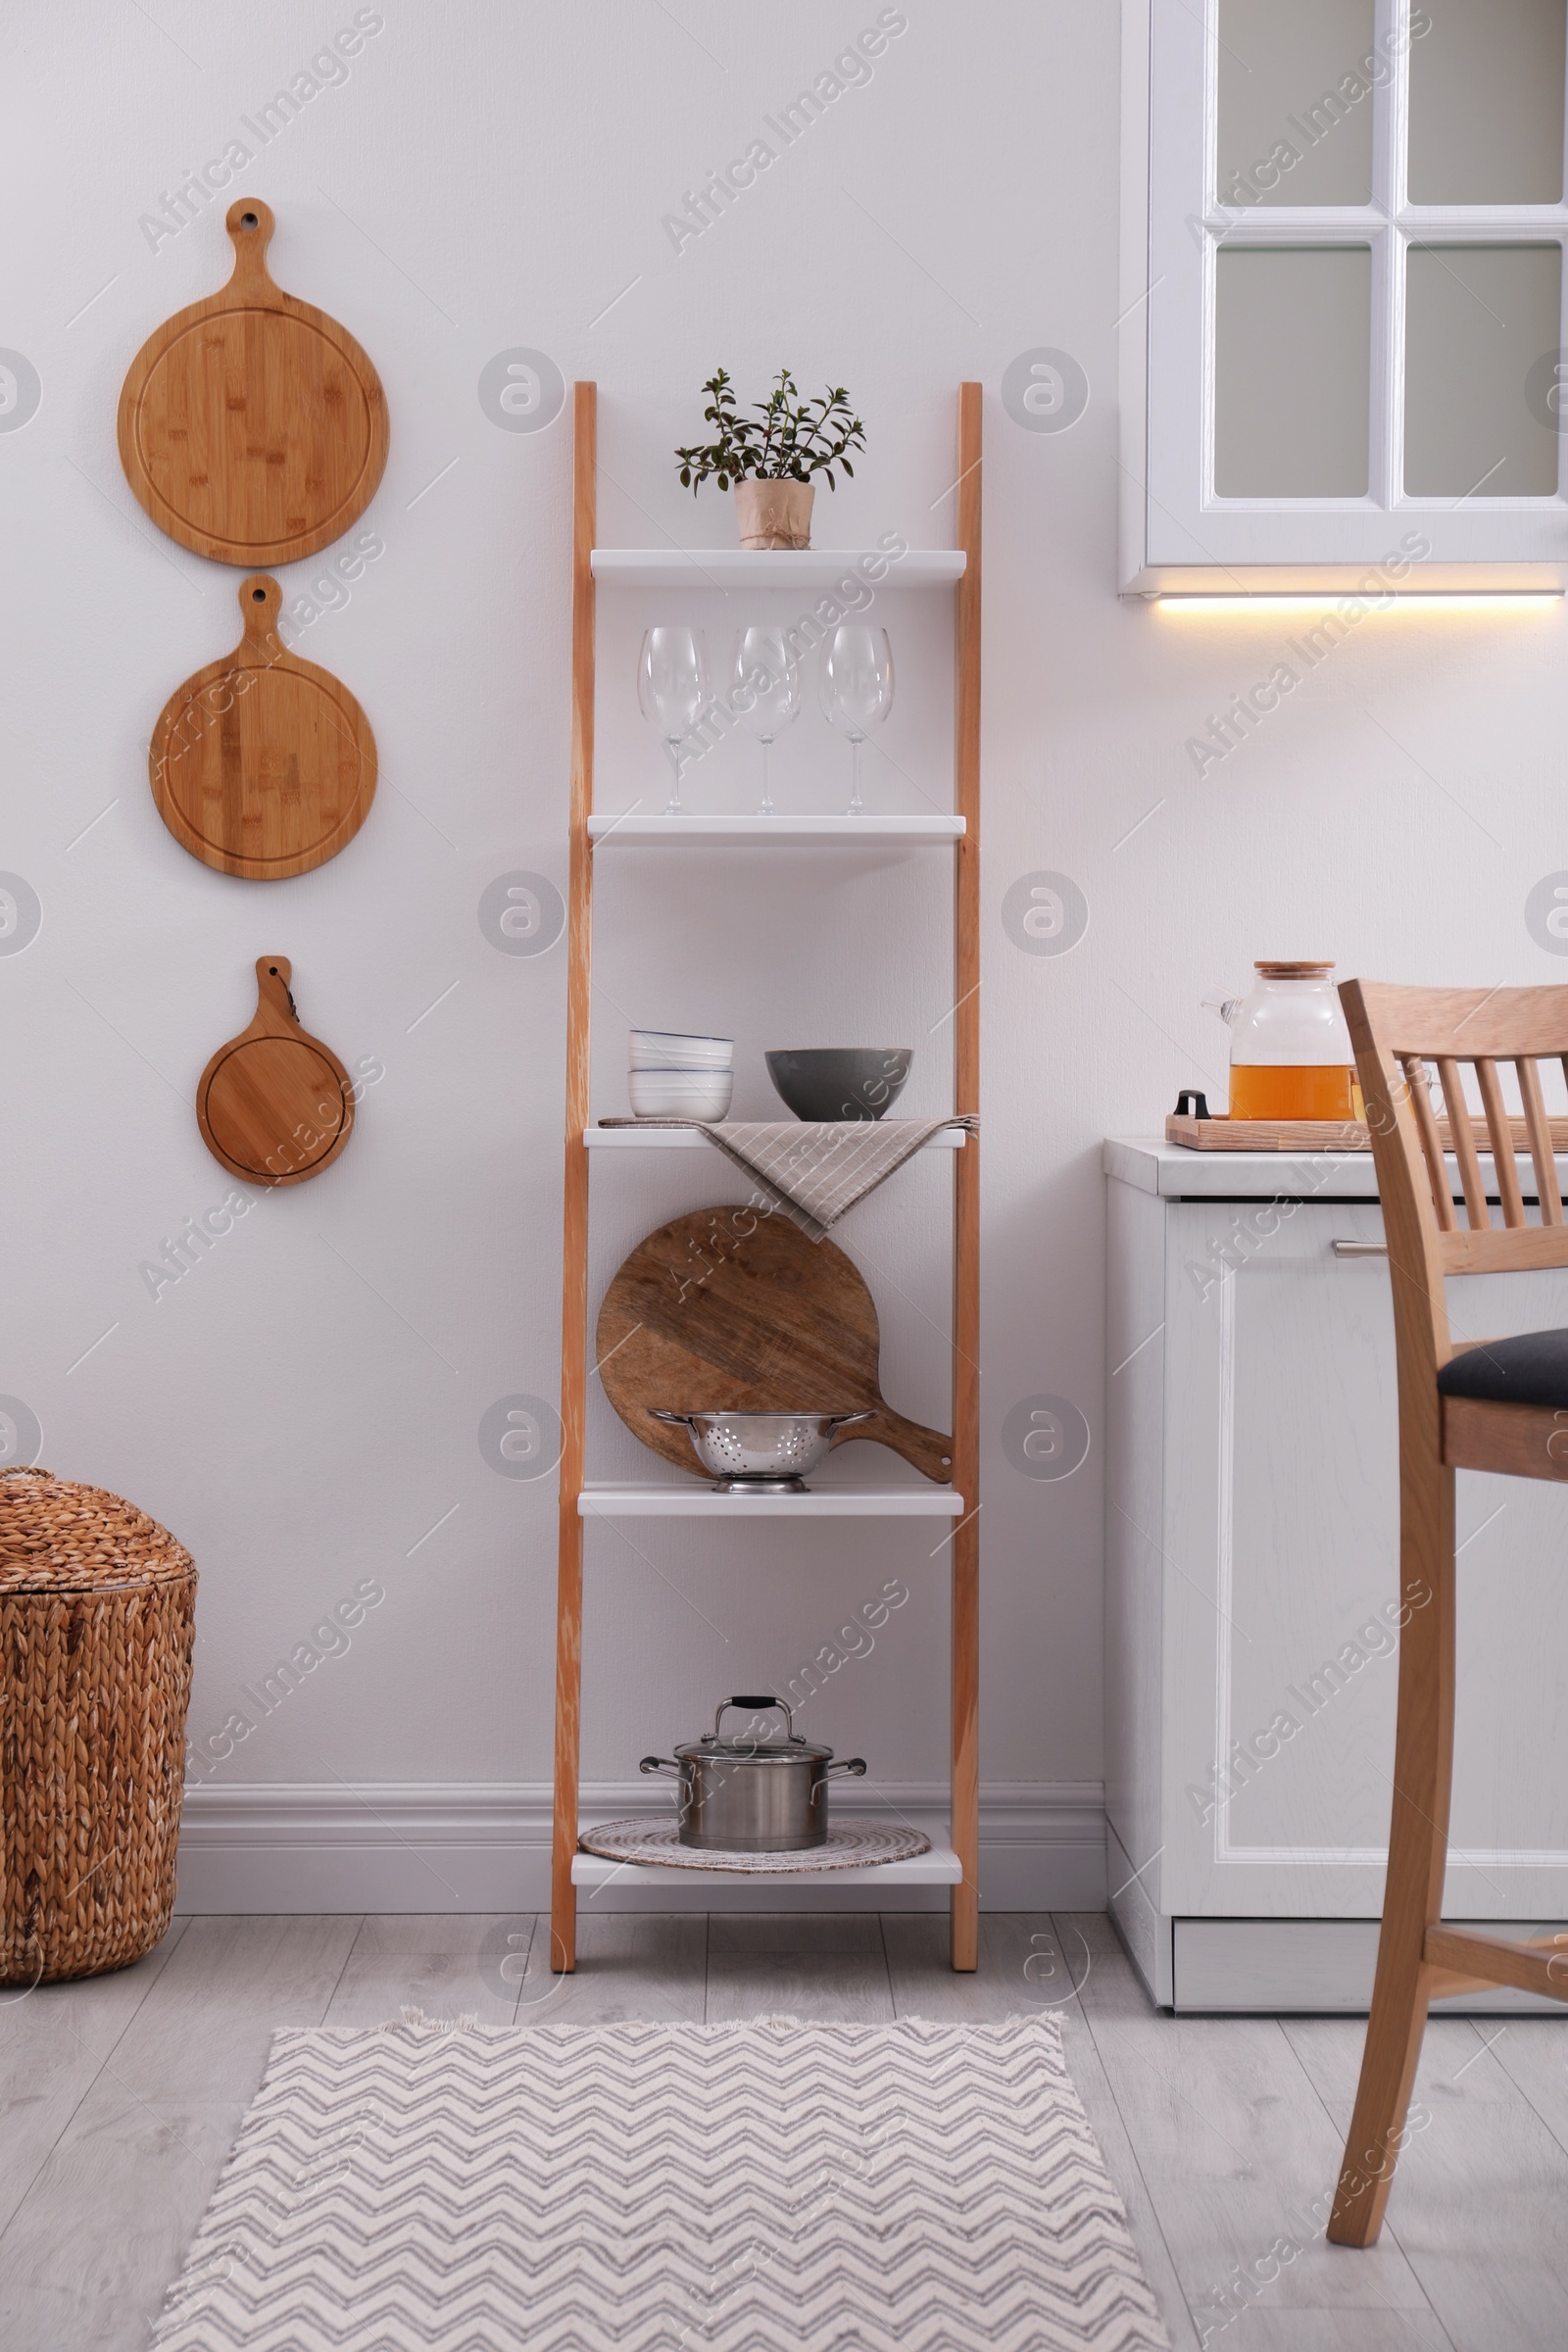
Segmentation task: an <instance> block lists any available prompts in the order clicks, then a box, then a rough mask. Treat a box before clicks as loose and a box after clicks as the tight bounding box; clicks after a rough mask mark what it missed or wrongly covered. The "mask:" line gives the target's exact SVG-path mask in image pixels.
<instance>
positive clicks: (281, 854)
mask: <svg viewBox="0 0 1568 2352" xmlns="http://www.w3.org/2000/svg"><path fill="white" fill-rule="evenodd" d="M282 601H283V600H282V591H281V590H280V589H279V587H278V584H277V582H276V581H275V580H274V579H270V578H269V576H268V574H267V573H266V572H253V573H252V574H251V576H250V578H249V579H247V580H243V581H241V583H240V589H239V609H240V612H241V613H242V614H243V616H244V622H245V628H244V633H243V635H242V636H241V638H240V641H239V643H238V645H237V646H235V648H234V650H233V652H232V653H229V654H225V655H223V657H222V658H221V661H218V662H208V664H207V666H206V668H205V669H199V670H197V671H196V673H195V674H194V676H192V677H188V678H187V679H186V680H185V683H184V684H183V686H180V687H178V688H177V689H176V690H175V692H174V693H173V694H172V695H171V696H170V698H169V700H168V702H167V703H166V704H165V705H164V708H163V710H162V711H161V712H160V713H159V718H158V724H157V725H156V726H155V727H154V729H153V735H152V742H151V745H150V746H149V749H148V773H149V775H150V777H151V780H152V788H153V799H154V800H155V801H156V802H157V804H158V813H159V815H160V816H161V817H162V818H163V820H164V822H165V824H166V825H167V826H168V827H169V830H170V831H171V833H172V835H173V836H174V839H175V840H176V841H177V842H178V843H179V846H180V848H181V849H183V850H189V852H190V854H191V856H192V857H193V858H200V859H201V861H202V863H203V864H204V865H211V866H216V867H217V869H218V871H219V872H220V873H222V874H238V875H240V876H241V877H242V878H243V879H244V880H245V881H247V882H280V881H284V880H286V879H287V877H288V876H289V875H291V874H304V873H309V871H310V870H311V868H312V866H315V865H324V864H325V862H326V860H327V859H328V858H335V857H336V856H337V854H338V852H339V850H341V849H342V848H343V847H344V845H345V843H347V842H350V841H352V840H353V838H354V836H355V834H356V833H357V832H358V831H359V829H360V827H361V825H363V824H364V822H365V819H366V816H367V814H368V810H369V807H370V803H371V801H372V800H373V798H374V797H375V775H376V760H375V737H374V736H373V735H372V734H371V732H370V722H369V720H368V718H367V717H366V715H365V712H364V711H362V710H361V709H360V706H359V704H358V703H357V702H356V701H355V699H354V697H353V695H352V694H350V692H349V690H348V688H347V687H346V686H345V685H344V684H343V683H342V681H341V680H340V679H338V678H334V677H333V675H332V673H331V671H330V670H327V669H319V668H318V667H317V665H316V663H315V662H301V661H300V660H299V659H298V657H297V656H296V655H294V654H291V653H287V652H285V650H284V647H283V643H282V640H281V639H280V638H279V636H278V634H277V615H278V612H279V609H280V607H281V605H282Z"/></svg>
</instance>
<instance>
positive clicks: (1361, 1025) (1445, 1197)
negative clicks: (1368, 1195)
mask: <svg viewBox="0 0 1568 2352" xmlns="http://www.w3.org/2000/svg"><path fill="white" fill-rule="evenodd" d="M1340 997H1341V1000H1342V1002H1343V1004H1344V1005H1345V1013H1346V1018H1347V1020H1348V1023H1349V1029H1350V1037H1351V1041H1352V1043H1353V1044H1354V1047H1355V1058H1356V1067H1357V1070H1358V1072H1359V1075H1360V1080H1361V1091H1362V1093H1363V1095H1364V1096H1365V1098H1366V1116H1367V1125H1368V1128H1369V1129H1370V1131H1371V1139H1372V1150H1373V1153H1374V1156H1375V1158H1376V1161H1377V1173H1378V1194H1379V1198H1380V1199H1381V1201H1382V1203H1383V1230H1384V1233H1385V1235H1386V1236H1387V1238H1388V1245H1389V1271H1390V1273H1391V1275H1392V1277H1393V1286H1394V1329H1395V1338H1396V1342H1397V1348H1398V1357H1399V1394H1400V1410H1401V1413H1402V1412H1403V1409H1404V1401H1405V1397H1406V1394H1407V1388H1406V1384H1407V1382H1409V1381H1411V1380H1414V1382H1415V1386H1414V1388H1411V1389H1409V1390H1408V1395H1409V1396H1410V1397H1412V1398H1415V1399H1417V1400H1418V1401H1419V1400H1420V1399H1422V1398H1427V1399H1430V1408H1431V1411H1432V1412H1433V1413H1435V1412H1436V1409H1437V1401H1438V1399H1437V1388H1436V1372H1437V1368H1438V1367H1439V1366H1441V1365H1443V1364H1446V1362H1447V1361H1448V1359H1449V1357H1450V1356H1451V1355H1452V1352H1453V1344H1452V1341H1451V1339H1450V1337H1449V1330H1448V1309H1447V1300H1446V1293H1445V1287H1444V1281H1445V1277H1446V1275H1450V1274H1506V1273H1525V1272H1534V1271H1542V1270H1544V1269H1546V1268H1548V1267H1568V1204H1565V1202H1564V1201H1563V1197H1562V1193H1561V1191H1560V1189H1559V1186H1558V1181H1557V1158H1556V1154H1557V1151H1558V1149H1559V1148H1562V1149H1568V1122H1565V1121H1563V1120H1561V1119H1552V1118H1548V1117H1547V1115H1546V1106H1545V1097H1544V1090H1543V1086H1542V1079H1541V1072H1540V1068H1539V1066H1538V1065H1539V1064H1540V1063H1541V1062H1543V1061H1551V1062H1560V1063H1561V1066H1562V1069H1563V1074H1564V1077H1565V1078H1568V986H1563V985H1561V984H1559V985H1557V986H1554V987H1539V988H1484V989H1483V988H1476V989H1466V988H1394V987H1385V986H1384V985H1383V984H1382V983H1380V982H1377V981H1371V980H1348V981H1347V982H1346V983H1345V986H1344V987H1343V988H1342V989H1341V991H1340ZM1434 1062H1435V1063H1436V1065H1437V1070H1438V1077H1439V1080H1440V1083H1441V1086H1442V1090H1443V1103H1444V1105H1445V1106H1446V1111H1447V1126H1448V1134H1449V1136H1450V1138H1451V1142H1450V1146H1449V1149H1450V1151H1451V1153H1452V1157H1451V1158H1446V1157H1445V1153H1444V1142H1443V1129H1442V1126H1441V1125H1440V1122H1439V1119H1438V1116H1437V1111H1436V1108H1435V1105H1434V1103H1433V1099H1432V1098H1433V1091H1434V1090H1432V1089H1431V1088H1430V1087H1429V1084H1428V1080H1427V1065H1429V1064H1431V1063H1434ZM1506 1062H1512V1063H1513V1065H1514V1068H1515V1070H1516V1071H1517V1073H1518V1078H1519V1100H1520V1103H1521V1106H1522V1109H1523V1113H1524V1115H1523V1117H1522V1118H1520V1117H1517V1116H1515V1117H1513V1118H1510V1117H1509V1115H1508V1112H1507V1109H1506V1106H1505V1104H1504V1102H1503V1094H1502V1073H1501V1071H1500V1069H1499V1067H1498V1064H1499V1063H1506ZM1466 1063H1468V1064H1469V1065H1470V1066H1471V1067H1472V1068H1473V1069H1474V1071H1475V1073H1476V1086H1477V1089H1478V1091H1479V1093H1480V1097H1481V1103H1482V1106H1483V1109H1484V1111H1485V1114H1486V1124H1487V1142H1486V1143H1484V1144H1482V1145H1481V1150H1482V1151H1489V1152H1490V1153H1491V1157H1492V1160H1493V1164H1494V1166H1495V1170H1496V1176H1495V1185H1494V1187H1493V1190H1494V1192H1495V1197H1496V1200H1497V1201H1498V1202H1499V1203H1500V1205H1501V1210H1502V1221H1501V1223H1500V1224H1494V1223H1493V1221H1492V1209H1491V1205H1490V1203H1489V1201H1488V1197H1487V1184H1486V1181H1485V1180H1484V1178H1483V1175H1482V1171H1481V1161H1480V1156H1479V1153H1478V1151H1477V1144H1478V1141H1479V1138H1478V1136H1477V1131H1476V1119H1475V1116H1474V1114H1473V1113H1472V1111H1471V1110H1470V1108H1469V1106H1468V1105H1467V1103H1466V1102H1465V1096H1464V1081H1463V1076H1462V1072H1463V1069H1464V1065H1465V1064H1466ZM1527 1146H1528V1148H1529V1152H1530V1160H1531V1166H1532V1169H1533V1172H1534V1185H1533V1187H1527V1186H1526V1185H1525V1184H1524V1183H1523V1182H1522V1181H1521V1179H1522V1176H1523V1170H1522V1168H1521V1167H1520V1164H1519V1162H1520V1158H1521V1157H1522V1155H1523V1152H1524V1151H1525V1148H1526V1147H1527ZM1455 1161H1457V1163H1458V1172H1459V1178H1460V1185H1461V1187H1462V1190H1463V1194H1464V1204H1465V1216H1464V1219H1463V1220H1461V1219H1460V1218H1459V1217H1458V1215H1457V1214H1456V1207H1455V1202H1454V1198H1453V1195H1454V1190H1455V1187H1454V1183H1453V1174H1452V1171H1453V1167H1454V1162H1455ZM1489 1174H1490V1171H1489ZM1527 1189H1533V1190H1534V1191H1535V1192H1536V1193H1537V1194H1539V1196H1540V1202H1541V1207H1540V1214H1539V1216H1538V1215H1537V1211H1536V1206H1535V1203H1534V1202H1528V1203H1527V1201H1526V1200H1525V1198H1524V1195H1525V1192H1526V1190H1527ZM1412 1409H1413V1408H1412ZM1420 1410H1421V1411H1422V1412H1423V1413H1426V1412H1427V1411H1428V1405H1427V1404H1426V1403H1424V1402H1423V1403H1421V1405H1420ZM1435 1429H1436V1423H1435V1422H1434V1423H1433V1431H1435ZM1429 1434H1430V1433H1429ZM1423 1442H1425V1441H1423ZM1431 1442H1432V1443H1433V1444H1434V1445H1436V1444H1437V1443H1438V1439H1437V1437H1436V1435H1435V1434H1434V1435H1432V1436H1431Z"/></svg>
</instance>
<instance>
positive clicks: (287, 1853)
mask: <svg viewBox="0 0 1568 2352" xmlns="http://www.w3.org/2000/svg"><path fill="white" fill-rule="evenodd" d="M881 1793H882V1794H883V1797H884V1799H885V1801H884V1804H883V1805H882V1806H881V1807H880V1808H879V1810H878V1814H877V1818H879V1819H887V1818H897V1816H898V1815H899V1813H900V1812H902V1811H906V1810H907V1811H909V1812H923V1813H929V1812H931V1811H933V1810H943V1811H945V1809H946V1805H947V1795H948V1792H947V1789H946V1788H945V1787H942V1788H938V1787H935V1786H927V1785H926V1784H924V1783H918V1784H913V1783H911V1784H908V1785H907V1786H900V1787H894V1788H890V1789H885V1790H884V1791H882V1792H881ZM667 1809H668V1799H667V1798H660V1797H652V1796H651V1795H650V1791H649V1789H648V1785H647V1783H646V1782H633V1783H631V1784H630V1785H627V1784H625V1783H617V1782H613V1783H601V1784H598V1785H596V1786H593V1787H590V1788H585V1789H584V1790H583V1793H582V1818H583V1820H584V1821H585V1822H590V1821H595V1820H600V1821H603V1820H609V1819H612V1818H614V1817H618V1816H621V1815H624V1814H628V1813H656V1812H660V1811H667ZM869 1810H870V1808H868V1807H853V1808H852V1807H849V1806H846V1807H843V1808H842V1811H843V1812H845V1813H848V1812H851V1811H857V1812H861V1811H863V1812H869ZM550 1822H551V1791H550V1788H549V1784H548V1783H542V1782H541V1783H534V1782H523V1783H511V1784H507V1783H476V1784H457V1783H453V1784H427V1783H402V1782H394V1783H371V1784H367V1785H364V1786H360V1787H351V1786H349V1785H348V1784H347V1783H343V1782H329V1783H316V1782H288V1783H277V1784H271V1785H269V1784H259V1783H254V1782H253V1783H249V1784H244V1785H224V1784H223V1783H221V1782H209V1783H208V1784H206V1785H205V1786H196V1787H192V1788H188V1789H186V1790H185V1808H184V1817H183V1822H182V1826H181V1830H180V1839H179V1893H178V1898H177V1901H176V1905H175V1908H176V1909H177V1910H179V1911H181V1912H197V1911H206V1912H213V1911H227V1912H259V1911H275V1912H302V1911H303V1912H353V1911H384V1912H394V1913H395V1912H411V1911H415V1912H417V1911H494V1912H514V1911H544V1910H548V1909H549V1906H550ZM871 1891H872V1890H870V1889H867V1888H866V1887H834V1886H833V1885H832V1882H831V1881H830V1880H823V1881H820V1882H816V1883H814V1884H812V1885H810V1886H809V1887H808V1886H802V1885H800V1884H799V1883H797V1884H796V1885H795V1886H793V1887H790V1888H789V1890H788V1893H787V1895H785V1894H783V1893H781V1891H780V1889H779V1887H778V1886H777V1885H776V1884H773V1885H768V1886H763V1887H754V1886H747V1885H738V1886H737V1887H735V1888H734V1889H733V1891H732V1890H731V1889H729V1888H727V1887H725V1888H714V1887H711V1886H709V1887H687V1886H684V1885H683V1884H682V1883H681V1880H680V1878H679V1875H678V1874H677V1873H676V1872H674V1871H671V1873H670V1874H669V1886H668V1889H667V1891H666V1889H665V1888H664V1887H657V1888H653V1887H632V1888H629V1889H627V1890H626V1891H624V1892H622V1893H620V1894H616V1893H615V1891H614V1890H613V1888H605V1889H601V1890H599V1891H598V1892H597V1893H596V1895H595V1897H594V1908H595V1909H596V1910H604V1911H608V1910H618V1911H646V1910H656V1911H685V1910H694V1911H718V1910H764V1911H776V1910H778V1909H780V1908H781V1907H783V1906H784V1904H785V1903H786V1902H787V1904H788V1906H789V1907H790V1908H791V1909H793V1908H795V1907H796V1906H797V1905H799V1906H800V1907H802V1908H809V1909H815V1910H852V1911H864V1910H867V1909H870V1908H880V1909H886V1910H919V1911H923V1910H941V1909H945V1908H946V1904H947V1890H946V1888H945V1887H902V1888H894V1887H890V1888H889V1889H888V1892H887V1896H886V1898H885V1899H884V1901H883V1902H882V1903H881V1904H878V1905H873V1904H872V1903H871V1901H870V1899H869V1897H870V1893H871ZM980 1900H981V1902H982V1904H983V1905H984V1906H985V1907H986V1908H987V1909H989V1910H994V1911H1053V1910H1058V1911H1102V1910H1103V1909H1104V1905H1105V1820H1104V1807H1103V1796H1102V1791H1101V1789H1100V1786H1099V1784H1098V1783H1093V1782H1084V1783H1076V1782H1068V1783H1052V1782H1023V1783H1007V1782H1001V1783H996V1784H993V1785H992V1786H991V1787H989V1788H986V1789H982V1790H981V1796H980Z"/></svg>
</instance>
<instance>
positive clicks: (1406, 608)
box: [1149, 588, 1565, 619]
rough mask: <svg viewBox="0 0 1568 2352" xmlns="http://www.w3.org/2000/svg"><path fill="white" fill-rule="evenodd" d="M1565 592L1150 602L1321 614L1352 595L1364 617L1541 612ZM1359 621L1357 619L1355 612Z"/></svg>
mask: <svg viewBox="0 0 1568 2352" xmlns="http://www.w3.org/2000/svg"><path fill="white" fill-rule="evenodd" d="M1564 593H1565V591H1564V590H1562V589H1561V588H1494V589H1456V590H1454V591H1453V593H1452V594H1445V593H1444V592H1443V591H1442V590H1435V591H1434V590H1422V591H1418V592H1414V593H1411V594H1408V595H1401V594H1400V593H1399V591H1398V590H1397V589H1396V590H1394V591H1393V592H1392V593H1391V594H1389V595H1386V596H1376V595H1373V596H1360V595H1359V594H1358V592H1357V591H1356V590H1355V589H1353V588H1324V589H1320V590H1319V591H1318V593H1317V594H1316V595H1315V596H1312V595H1305V596H1303V595H1301V594H1300V593H1299V592H1298V591H1293V592H1291V593H1289V594H1285V593H1277V592H1275V591H1273V590H1270V589H1262V590H1260V591H1259V592H1258V593H1257V594H1256V595H1249V594H1247V593H1246V592H1245V591H1244V592H1241V593H1238V594H1235V595H1230V596H1210V595H1193V596H1187V595H1184V594H1183V593H1182V592H1181V590H1180V589H1176V590H1172V591H1169V592H1167V593H1163V594H1160V595H1157V596H1152V597H1151V598H1150V599H1149V602H1150V603H1151V604H1152V605H1156V606H1157V607H1158V608H1159V610H1160V611H1161V612H1162V613H1322V612H1325V611H1332V610H1333V608H1334V606H1335V605H1336V604H1337V603H1339V602H1342V601H1343V600H1344V599H1345V598H1347V597H1355V598H1356V600H1357V602H1358V603H1360V604H1362V605H1364V606H1365V608H1366V612H1367V613H1411V612H1417V613H1507V612H1514V611H1518V612H1530V613H1535V612H1544V610H1546V609H1547V608H1548V607H1550V606H1553V605H1560V604H1561V603H1562V601H1563V596H1564ZM1356 617H1357V618H1358V619H1359V618H1361V617H1362V616H1361V615H1360V614H1359V613H1358V614H1357V616H1356Z"/></svg>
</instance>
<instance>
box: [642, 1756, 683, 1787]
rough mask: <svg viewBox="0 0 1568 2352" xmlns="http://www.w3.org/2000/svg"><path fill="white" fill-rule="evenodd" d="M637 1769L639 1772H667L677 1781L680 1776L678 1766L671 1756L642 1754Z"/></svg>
mask: <svg viewBox="0 0 1568 2352" xmlns="http://www.w3.org/2000/svg"><path fill="white" fill-rule="evenodd" d="M637 1769H638V1771H639V1772H662V1773H667V1774H670V1775H672V1776H673V1777H674V1779H676V1780H677V1781H678V1780H679V1779H680V1777H681V1769H680V1766H679V1765H678V1764H677V1763H676V1762H675V1761H674V1759H673V1757H671V1756H644V1758H643V1760H642V1762H641V1763H640V1764H639V1765H638V1767H637Z"/></svg>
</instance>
